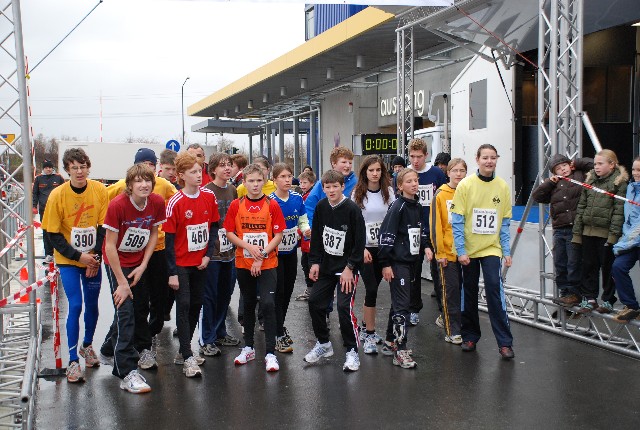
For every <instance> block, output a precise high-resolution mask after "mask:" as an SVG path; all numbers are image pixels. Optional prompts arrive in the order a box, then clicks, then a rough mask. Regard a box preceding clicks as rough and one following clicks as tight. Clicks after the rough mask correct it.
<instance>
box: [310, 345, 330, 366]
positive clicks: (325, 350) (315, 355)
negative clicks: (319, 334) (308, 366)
mask: <svg viewBox="0 0 640 430" xmlns="http://www.w3.org/2000/svg"><path fill="white" fill-rule="evenodd" d="M332 355H333V345H331V342H327V343H320V342H316V344H315V346H314V347H313V348H312V349H311V351H309V352H308V353H307V355H305V356H304V361H306V362H307V363H315V362H316V361H318V360H320V359H321V358H322V357H331V356H332Z"/></svg>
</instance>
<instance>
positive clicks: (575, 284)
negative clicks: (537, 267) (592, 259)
mask: <svg viewBox="0 0 640 430" xmlns="http://www.w3.org/2000/svg"><path fill="white" fill-rule="evenodd" d="M591 169H593V159H591V158H578V159H576V160H574V161H571V160H570V159H569V158H567V157H566V156H565V155H562V154H556V155H554V156H553V157H551V159H550V160H549V171H551V174H552V176H551V177H549V178H548V179H546V180H545V181H544V182H543V183H542V184H540V186H539V187H538V188H536V189H535V190H533V198H534V200H535V201H536V202H538V203H549V204H550V206H551V207H550V209H551V225H552V226H553V265H554V268H555V280H556V285H557V286H558V292H559V297H558V298H556V299H554V302H556V303H558V304H559V305H562V306H566V307H572V306H575V305H577V304H579V303H580V282H581V279H582V272H581V270H580V261H581V259H582V249H581V247H580V246H576V245H574V244H572V243H571V239H572V237H573V233H572V230H573V223H574V221H575V218H576V210H577V208H578V201H579V200H580V194H581V192H582V187H581V186H580V185H576V184H573V183H571V182H569V181H563V180H562V179H560V177H561V176H566V177H568V178H571V179H575V180H577V181H580V182H584V180H585V177H586V174H587V172H589V171H590V170H591Z"/></svg>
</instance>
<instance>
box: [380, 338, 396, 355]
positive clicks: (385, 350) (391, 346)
mask: <svg viewBox="0 0 640 430" xmlns="http://www.w3.org/2000/svg"><path fill="white" fill-rule="evenodd" d="M395 351H396V344H395V342H387V341H386V340H385V341H384V343H383V344H382V355H386V356H392V355H393V354H394V353H395Z"/></svg>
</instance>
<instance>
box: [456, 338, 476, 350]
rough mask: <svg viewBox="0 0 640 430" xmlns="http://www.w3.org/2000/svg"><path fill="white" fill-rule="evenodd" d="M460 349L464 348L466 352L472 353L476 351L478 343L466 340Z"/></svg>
mask: <svg viewBox="0 0 640 430" xmlns="http://www.w3.org/2000/svg"><path fill="white" fill-rule="evenodd" d="M460 348H462V350H463V351H464V352H472V351H475V350H476V343H475V342H474V341H472V340H466V341H464V342H462V345H460Z"/></svg>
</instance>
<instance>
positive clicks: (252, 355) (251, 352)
mask: <svg viewBox="0 0 640 430" xmlns="http://www.w3.org/2000/svg"><path fill="white" fill-rule="evenodd" d="M274 358H275V357H274ZM255 359H256V350H255V349H253V348H251V347H250V346H245V347H244V348H242V351H240V355H238V356H237V357H236V358H235V359H234V360H233V362H234V363H235V364H247V363H248V362H249V361H251V360H255ZM277 362H278V361H277V360H276V364H277Z"/></svg>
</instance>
